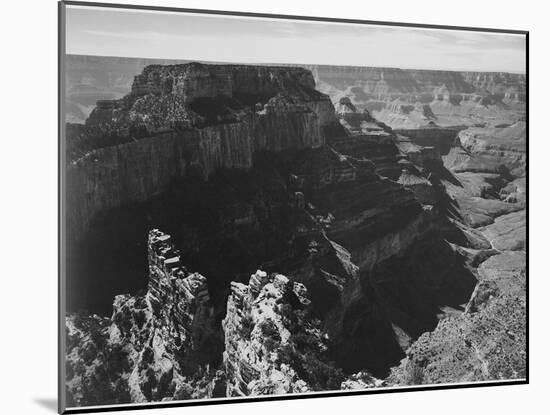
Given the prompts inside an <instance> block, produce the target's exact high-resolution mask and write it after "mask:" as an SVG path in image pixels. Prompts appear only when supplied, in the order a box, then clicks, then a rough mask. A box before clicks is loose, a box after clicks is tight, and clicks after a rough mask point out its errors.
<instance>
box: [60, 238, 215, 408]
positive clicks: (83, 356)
mask: <svg viewBox="0 0 550 415" xmlns="http://www.w3.org/2000/svg"><path fill="white" fill-rule="evenodd" d="M148 248H149V285H148V289H147V291H146V293H145V294H143V295H136V296H130V295H119V296H117V297H115V300H114V303H113V314H112V316H111V317H110V318H101V317H98V316H97V315H93V316H85V315H84V316H83V315H79V314H73V315H71V316H69V317H68V318H67V345H66V346H67V394H68V400H69V402H70V404H71V405H75V406H82V405H84V406H87V405H96V404H109V403H128V402H149V401H160V400H163V399H166V398H169V399H188V398H199V397H211V396H214V395H215V394H216V393H217V392H216V391H215V389H216V382H217V381H218V377H219V375H218V374H216V373H215V371H214V372H211V371H210V369H209V365H210V364H216V363H217V362H216V359H217V358H218V355H219V354H220V353H221V344H222V337H221V333H219V332H218V331H217V329H216V328H215V324H214V319H213V308H212V305H211V303H210V299H209V293H208V288H207V287H206V279H205V277H203V276H202V275H200V274H198V273H192V272H188V271H187V270H186V269H185V267H183V266H182V265H181V264H180V262H179V261H180V257H179V254H178V252H177V251H176V250H175V248H174V246H173V245H172V244H171V241H170V235H166V234H163V233H161V232H159V231H157V230H153V231H151V232H150V234H149V240H148Z"/></svg>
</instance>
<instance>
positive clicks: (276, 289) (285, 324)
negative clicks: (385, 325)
mask: <svg viewBox="0 0 550 415" xmlns="http://www.w3.org/2000/svg"><path fill="white" fill-rule="evenodd" d="M310 305H311V301H310V299H309V298H308V295H307V290H306V288H305V287H304V285H302V284H300V283H297V282H292V281H290V280H289V279H288V278H287V277H285V276H283V275H280V274H272V275H270V276H268V275H267V274H266V273H265V272H263V271H257V272H256V273H255V274H254V275H252V276H251V278H250V281H249V283H248V285H244V284H240V283H232V284H231V294H230V296H229V298H228V301H227V314H226V317H225V319H224V320H223V323H222V326H223V329H224V334H225V351H224V363H223V364H224V368H225V373H226V376H227V379H228V382H227V396H241V395H265V394H268V395H271V394H281V393H301V392H307V391H311V390H327V389H335V388H339V386H340V383H341V382H342V381H343V380H344V375H343V372H342V371H341V370H340V369H337V368H336V367H335V366H334V365H333V364H330V363H326V361H327V353H328V345H327V343H328V338H327V336H326V334H323V333H322V332H321V331H320V322H319V321H318V320H315V319H314V318H312V316H311V311H310Z"/></svg>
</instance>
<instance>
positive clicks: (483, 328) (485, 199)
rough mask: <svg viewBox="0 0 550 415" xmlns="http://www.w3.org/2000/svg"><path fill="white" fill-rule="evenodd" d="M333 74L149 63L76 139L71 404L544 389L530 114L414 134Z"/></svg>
mask: <svg viewBox="0 0 550 415" xmlns="http://www.w3.org/2000/svg"><path fill="white" fill-rule="evenodd" d="M315 76H317V77H318V76H320V75H319V74H318V73H317V72H316V69H314V70H312V71H310V70H308V69H304V68H295V67H275V66H244V65H206V64H198V63H188V64H177V65H150V66H147V67H145V68H144V69H143V70H142V72H141V73H140V74H139V75H137V76H136V77H135V78H134V81H133V83H132V87H131V91H130V92H129V93H128V94H126V95H124V96H121V97H117V98H116V99H112V100H100V101H99V102H98V103H97V105H96V107H95V108H94V109H93V110H92V111H91V113H90V115H89V116H88V117H87V119H86V122H85V123H83V124H70V125H69V126H68V137H67V139H68V140H69V142H68V151H69V154H68V158H69V165H68V166H67V183H68V196H69V198H68V200H67V207H68V212H69V215H68V218H67V228H68V232H69V237H70V239H71V241H72V248H71V249H70V250H69V252H68V256H69V257H68V291H69V298H68V300H69V302H68V306H69V310H70V314H69V315H68V316H67V333H68V334H67V336H68V342H67V366H68V373H67V378H68V380H67V393H68V396H69V397H70V400H71V402H72V404H74V405H76V406H82V405H92V404H98V403H102V404H103V403H125V402H144V401H160V400H167V399H196V398H199V399H200V398H208V397H220V396H247V395H258V394H278V393H302V392H311V391H323V390H338V389H365V388H371V387H384V386H386V387H387V386H394V385H404V384H405V385H406V384H417V383H440V382H454V381H462V380H464V379H467V380H472V381H475V380H487V379H496V378H520V377H523V376H524V370H525V360H524V352H525V347H524V341H525V340H524V337H525V307H524V305H525V292H524V288H523V287H524V284H525V272H524V269H525V260H524V257H525V249H526V241H525V200H526V198H525V167H526V162H527V160H526V155H525V148H524V147H522V143H523V144H524V143H525V140H526V137H525V130H524V129H523V130H522V124H521V123H522V122H523V123H524V121H521V120H519V121H517V122H515V123H514V124H511V125H506V126H501V125H497V126H493V127H491V128H481V127H479V126H472V127H471V128H464V127H465V126H467V124H464V123H461V124H460V126H461V127H460V128H456V125H455V124H453V125H452V126H451V127H442V126H439V125H434V124H430V125H423V126H422V128H416V126H414V127H411V126H410V125H407V127H406V128H402V129H397V130H396V129H393V128H391V126H389V125H387V124H385V123H382V122H381V121H380V120H379V119H378V118H377V116H373V115H372V114H377V112H376V111H374V112H369V111H368V110H367V109H365V107H364V106H362V105H358V103H357V100H355V99H354V97H352V96H341V97H336V96H335V95H334V96H332V95H331V96H330V97H329V96H328V95H325V94H324V93H322V92H319V91H318V90H317V89H322V88H324V86H323V85H324V84H322V82H321V85H320V86H319V82H318V83H317V85H316V82H315V79H314V77H315ZM386 76H387V75H384V79H385V78H386ZM449 76H450V78H452V79H453V80H454V81H453V82H455V84H453V88H463V89H468V88H470V89H472V88H473V89H475V88H481V86H479V85H482V87H483V88H492V89H494V91H496V92H495V93H497V92H498V91H500V90H499V89H498V88H500V87H498V85H497V83H498V82H501V83H505V81H506V82H508V83H514V82H516V80H515V78H514V77H512V78H510V79H508V78H506V77H505V81H502V80H500V78H498V79H497V78H495V80H493V81H491V82H492V83H491V82H489V80H486V81H484V82H482V81H481V80H480V79H479V78H475V77H474V80H472V79H471V78H468V76H466V75H465V74H460V76H455V75H449ZM349 77H350V78H353V77H355V75H354V74H349ZM415 79H416V81H415V82H417V83H419V82H422V83H423V85H425V88H431V87H437V86H438V85H439V84H440V82H441V81H442V80H441V79H442V78H440V77H432V78H430V77H429V76H428V75H427V74H424V73H421V74H419V75H417V76H416V78H415ZM444 80H445V82H450V81H449V80H448V78H447V75H445V77H444ZM388 81H389V80H388ZM474 81H475V82H474ZM497 81H498V82H497ZM344 84H345V83H342V84H336V82H335V85H334V86H335V88H336V87H338V88H340V89H343V90H345V89H346V88H348V87H347V86H345V85H344ZM405 84H406V88H408V90H407V91H409V90H410V91H409V92H411V91H412V92H414V93H416V90H415V89H414V88H413V86H412V84H411V85H408V84H407V83H404V84H403V85H405ZM400 85H401V84H400ZM407 85H408V86H407ZM472 85H473V86H472ZM506 85H508V84H506ZM514 85H515V84H514ZM400 88H402V89H403V88H405V87H404V86H400ZM517 88H518V94H519V95H518V96H520V95H521V91H519V88H520V87H517ZM465 93H466V92H465ZM468 93H472V92H471V91H470V92H468ZM510 94H512V93H511V92H510ZM514 97H515V95H514ZM400 99H403V97H401V98H400ZM514 99H516V98H514ZM518 99H519V98H518ZM333 103H334V104H333ZM457 125H458V124H457ZM522 131H523V133H522ZM522 134H523V135H522ZM157 229H161V231H159V230H157ZM510 229H513V231H511V232H509V230H510ZM163 232H167V233H163ZM522 281H523V282H522ZM522 284H523V285H522ZM113 298H114V301H113ZM506 307H508V308H511V309H513V310H514V312H513V313H510V314H509V315H507V316H506V319H504V318H503V317H502V312H503V311H502V310H504V309H506ZM84 309H87V310H88V311H87V312H84V311H83V310H84ZM494 319H497V320H498V321H501V322H502V324H503V326H502V327H503V328H502V329H499V328H498V327H501V326H492V325H491V322H492V321H493V320H494ZM503 330H504V331H503ZM465 331H466V332H465ZM508 331H510V333H512V334H510V336H512V337H510V336H508V334H507V333H508ZM448 333H451V335H452V336H454V337H449V335H448ZM464 333H466V334H464ZM461 336H463V337H464V339H463V338H462V337H461ZM507 336H508V337H507ZM450 339H455V341H451V340H450ZM459 340H460V341H464V344H465V345H466V346H463V345H462V343H459ZM496 348H498V350H499V352H498V353H495V350H496ZM522 353H523V354H522ZM434 356H435V357H434ZM457 359H459V360H458V361H463V362H468V364H467V365H466V364H465V365H463V366H461V369H460V370H456V369H455V366H456V365H458V364H459V363H457ZM460 359H462V360H460ZM491 359H493V360H491ZM502 362H506V363H505V364H504V363H502ZM453 365H455V366H453ZM453 373H456V376H455V378H454V379H453V378H452V376H453Z"/></svg>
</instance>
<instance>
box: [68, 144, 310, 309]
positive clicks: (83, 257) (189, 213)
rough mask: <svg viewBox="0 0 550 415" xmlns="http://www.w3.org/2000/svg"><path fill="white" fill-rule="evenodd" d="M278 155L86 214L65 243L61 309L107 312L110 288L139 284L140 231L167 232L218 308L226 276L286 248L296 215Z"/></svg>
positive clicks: (143, 267) (245, 272) (125, 289)
mask: <svg viewBox="0 0 550 415" xmlns="http://www.w3.org/2000/svg"><path fill="white" fill-rule="evenodd" d="M285 169H286V167H285V162H284V160H283V159H282V158H281V157H280V156H279V155H274V154H271V153H266V154H264V155H259V156H258V157H257V161H256V163H255V166H254V168H253V169H251V171H249V172H245V171H239V170H219V171H218V172H217V173H215V174H214V175H213V176H212V177H210V178H209V180H208V181H204V180H203V179H202V178H201V176H200V174H196V175H193V174H191V175H189V176H188V177H187V178H185V179H183V180H180V181H177V182H174V183H173V185H172V186H171V188H170V189H169V190H168V191H167V192H166V193H164V194H162V195H160V196H158V197H156V198H154V199H152V200H150V201H149V202H146V203H139V204H133V205H130V206H124V207H121V208H118V209H113V210H111V211H109V212H107V213H105V214H103V215H101V217H98V218H96V219H95V220H94V222H93V223H92V225H91V226H90V230H89V231H88V233H87V234H86V235H85V236H84V238H83V240H82V241H81V242H80V243H79V244H78V245H76V246H72V247H69V251H68V274H67V275H68V278H67V280H68V296H67V298H68V310H69V311H77V310H82V309H85V310H89V311H91V312H93V313H98V314H100V315H105V316H108V315H110V313H111V305H112V302H113V298H114V296H116V295H118V294H125V293H131V294H135V293H136V292H137V291H138V290H140V289H144V288H146V287H147V275H148V269H147V246H146V242H147V233H148V231H149V230H150V229H152V228H158V229H161V230H163V231H165V232H168V233H170V234H171V235H172V238H173V240H174V242H175V243H176V245H177V247H178V248H179V249H180V251H181V253H182V263H183V264H184V265H185V266H186V267H187V269H188V270H190V271H196V272H199V273H201V274H203V275H204V276H206V277H207V280H208V284H209V290H210V294H211V296H212V299H213V301H214V303H215V304H216V305H217V306H218V307H219V309H220V311H222V312H223V308H224V307H223V304H224V300H225V296H226V294H227V288H228V286H229V282H230V281H232V280H239V279H240V277H242V278H243V279H247V278H249V276H250V273H253V272H255V271H256V269H257V267H258V266H259V265H260V264H261V263H262V262H264V261H268V260H271V259H272V258H274V257H276V256H277V255H279V254H281V252H283V251H284V250H285V249H287V248H288V240H289V239H290V238H291V235H292V233H293V232H294V230H295V228H296V225H297V221H298V222H300V221H301V220H302V219H303V218H301V217H296V215H295V214H294V211H293V210H292V208H291V207H290V206H289V197H288V189H287V182H286V177H287V176H288V175H287V174H286V173H285V171H286V170H285Z"/></svg>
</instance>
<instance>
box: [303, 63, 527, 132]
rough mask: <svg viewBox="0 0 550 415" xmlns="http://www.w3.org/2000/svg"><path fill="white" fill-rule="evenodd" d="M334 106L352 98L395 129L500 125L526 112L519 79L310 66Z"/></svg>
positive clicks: (522, 77)
mask: <svg viewBox="0 0 550 415" xmlns="http://www.w3.org/2000/svg"><path fill="white" fill-rule="evenodd" d="M308 68H310V69H311V70H312V72H313V74H314V77H315V80H316V82H317V85H318V88H319V90H320V91H322V92H325V93H326V94H328V95H330V97H331V98H332V100H333V102H335V103H336V102H338V100H340V99H341V98H342V97H347V98H350V99H351V101H352V102H353V103H354V105H356V106H358V107H360V108H361V109H368V110H369V111H370V112H371V113H372V114H373V115H374V116H375V117H376V118H377V119H378V120H380V121H382V122H384V123H386V124H387V125H389V126H391V127H393V128H396V129H418V128H425V127H427V126H429V125H430V124H432V123H434V122H435V123H437V124H438V125H440V126H443V127H456V126H475V125H476V124H485V123H488V122H489V123H491V124H492V125H498V124H502V123H510V122H514V121H517V120H520V119H521V118H522V117H523V115H524V112H525V96H526V94H525V85H526V78H525V75H523V74H510V73H474V72H453V71H430V70H409V69H398V68H368V67H351V66H340V67H337V66H318V65H317V66H308Z"/></svg>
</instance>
